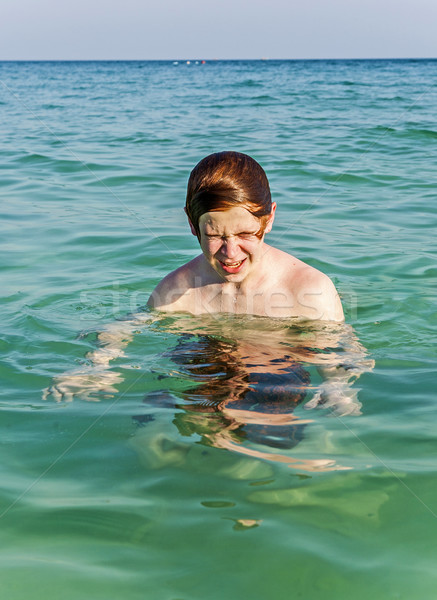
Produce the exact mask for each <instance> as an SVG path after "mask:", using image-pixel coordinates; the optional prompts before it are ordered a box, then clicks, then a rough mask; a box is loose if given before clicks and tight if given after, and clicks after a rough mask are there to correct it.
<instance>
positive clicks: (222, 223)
mask: <svg viewBox="0 0 437 600" xmlns="http://www.w3.org/2000/svg"><path fill="white" fill-rule="evenodd" d="M199 225H200V226H201V227H202V228H204V229H205V230H213V231H219V230H220V231H222V230H224V229H225V230H227V231H231V230H232V232H234V233H237V232H238V231H247V230H248V229H251V228H255V229H257V228H258V227H259V219H257V217H254V216H253V215H252V214H251V213H250V212H249V211H248V210H246V209H245V208H240V207H233V208H230V209H228V210H220V211H212V212H207V213H205V214H203V215H202V216H201V217H200V219H199Z"/></svg>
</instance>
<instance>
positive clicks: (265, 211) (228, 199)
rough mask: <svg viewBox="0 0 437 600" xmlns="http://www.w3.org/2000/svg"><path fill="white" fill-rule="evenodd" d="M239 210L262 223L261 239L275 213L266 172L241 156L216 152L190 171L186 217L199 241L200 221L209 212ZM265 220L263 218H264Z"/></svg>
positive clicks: (251, 160) (249, 159)
mask: <svg viewBox="0 0 437 600" xmlns="http://www.w3.org/2000/svg"><path fill="white" fill-rule="evenodd" d="M234 206H240V207H241V208H245V209H246V210H248V211H249V212H250V213H251V214H252V215H253V216H254V217H258V218H260V219H261V227H260V230H259V232H258V233H257V236H258V237H259V238H261V237H262V236H263V234H264V229H265V227H266V225H267V221H268V217H269V216H270V213H271V211H272V198H271V194H270V186H269V182H268V179H267V175H266V174H265V172H264V169H263V168H262V167H261V165H259V164H258V163H257V162H256V160H254V159H253V158H251V157H250V156H248V155H247V154H242V153H240V152H230V151H227V152H216V153H215V154H210V155H209V156H206V157H205V158H203V159H202V160H201V161H200V162H199V163H198V164H197V165H196V166H195V167H194V169H193V170H192V171H191V175H190V178H189V180H188V186H187V200H186V204H185V210H186V213H187V215H188V217H189V219H190V221H191V223H192V225H193V227H194V229H195V230H196V233H197V237H198V238H199V240H200V231H199V219H200V217H201V216H202V215H204V214H205V213H207V212H213V211H218V210H226V209H229V208H232V207H234ZM263 217H264V218H263Z"/></svg>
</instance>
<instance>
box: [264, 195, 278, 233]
mask: <svg viewBox="0 0 437 600" xmlns="http://www.w3.org/2000/svg"><path fill="white" fill-rule="evenodd" d="M275 212H276V202H272V212H271V213H270V216H269V220H268V221H267V225H266V228H265V229H264V233H269V231H271V230H272V227H273V221H274V220H275Z"/></svg>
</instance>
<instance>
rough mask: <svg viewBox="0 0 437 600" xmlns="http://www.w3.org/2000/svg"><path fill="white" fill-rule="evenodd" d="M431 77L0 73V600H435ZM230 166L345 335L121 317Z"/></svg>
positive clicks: (319, 72) (235, 320) (76, 66)
mask: <svg viewBox="0 0 437 600" xmlns="http://www.w3.org/2000/svg"><path fill="white" fill-rule="evenodd" d="M436 73H437V61H433V60H423V61H420V60H411V61H408V60H396V61H390V60H381V61H207V62H206V63H205V64H201V63H200V62H199V64H196V63H195V61H191V62H190V64H189V65H188V64H186V63H185V61H179V63H178V64H177V65H175V64H173V63H172V62H141V61H138V62H83V63H81V62H78V63H74V62H72V63H67V62H65V63H63V62H59V63H49V62H41V63H38V62H28V63H12V62H8V63H0V110H1V112H2V116H3V118H2V120H1V124H0V128H1V134H2V135H1V140H2V144H1V148H0V151H1V154H2V160H1V171H0V193H1V207H2V236H1V238H0V239H1V244H2V252H1V260H2V267H3V279H2V282H3V287H4V291H3V302H2V311H3V319H2V323H3V333H2V347H3V353H2V354H3V358H2V363H1V373H2V382H3V386H2V397H1V400H0V407H1V411H2V418H1V433H2V435H1V441H2V453H3V454H2V461H1V464H2V486H1V499H0V515H1V535H2V542H3V543H2V545H1V547H2V550H1V553H2V556H1V561H2V566H3V569H2V578H1V581H0V590H1V592H2V593H3V596H5V597H8V598H10V599H13V600H15V599H16V600H21V599H23V598H25V597H26V598H27V597H28V596H29V594H32V597H33V598H36V599H38V598H43V597H44V598H46V597H47V596H56V597H62V598H65V599H67V600H70V599H71V600H72V599H79V598H83V597H84V596H85V595H86V596H90V597H93V598H105V600H106V599H107V598H118V597H123V598H126V599H128V600H131V599H132V600H133V599H137V598H138V599H139V598H141V599H144V598H146V599H149V598H150V599H151V600H152V599H153V600H160V599H172V600H176V599H179V598H180V599H182V598H184V599H185V600H188V599H189V600H197V599H198V598H199V599H200V598H202V599H203V598H208V599H212V600H214V599H215V598H217V599H222V598H223V597H227V598H231V599H233V598H239V597H241V596H242V595H244V596H245V597H251V598H253V599H254V600H261V599H264V598H275V599H278V600H282V599H288V598H290V597H296V598H298V597H302V598H306V599H310V600H312V599H318V598H324V599H329V598H342V597H346V596H348V597H349V596H353V597H354V598H357V599H361V598H362V599H367V598H369V597H372V598H376V599H384V600H385V599H387V598H406V599H411V598H421V599H427V598H429V599H432V598H434V597H435V589H436V584H437V574H436V568H435V564H436V550H437V543H436V539H437V536H436V529H437V525H436V523H437V521H436V514H437V507H436V504H437V491H436V489H437V488H436V472H437V464H436V458H435V447H436V443H435V437H436V435H435V431H436V421H437V417H436V411H435V410H434V402H435V391H434V390H435V364H436V352H435V343H434V333H435V328H436V314H437V313H436V308H435V293H436V283H437V279H436V278H437V271H436V266H435V257H436V253H435V252H436V242H435V225H436V204H435V189H436V174H435V164H436V154H437V149H436V139H437V128H436V124H435V114H436V109H437V87H436V85H435V75H436ZM229 149H232V150H238V151H241V152H245V153H247V154H249V155H251V156H253V157H254V158H255V159H256V160H257V161H258V162H259V163H260V164H261V165H262V166H263V168H264V169H265V171H266V173H267V175H268V177H269V180H270V184H271V189H272V196H273V200H274V201H276V202H277V203H278V209H277V216H276V220H275V225H274V228H273V231H272V232H271V233H270V234H269V235H268V238H267V242H268V243H269V244H272V245H273V246H275V247H278V248H280V249H282V250H284V251H286V252H290V253H291V254H293V255H295V256H297V257H298V258H300V259H302V260H304V261H306V262H308V263H309V264H311V265H312V266H314V267H316V268H318V269H320V270H322V271H323V272H325V273H326V274H328V275H329V276H330V277H331V278H332V279H333V281H334V282H335V285H336V287H337V289H338V290H339V292H340V295H341V298H342V302H343V306H344V310H345V317H346V323H345V324H337V325H332V324H327V323H325V324H320V323H302V322H294V321H293V320H286V319H285V320H283V319H276V320H269V319H266V318H261V317H251V316H250V315H248V316H240V315H207V316H204V317H191V316H190V315H160V314H157V313H155V312H153V311H148V310H145V309H144V308H143V307H144V306H145V304H146V302H147V298H148V296H149V294H150V292H151V291H152V290H153V288H154V287H155V285H156V284H157V282H158V281H159V280H160V279H161V278H162V277H163V276H164V275H165V274H166V273H168V272H169V271H170V270H172V269H175V268H177V267H178V266H180V265H181V264H182V263H184V262H186V261H188V260H190V259H191V258H193V257H194V256H196V254H198V253H199V248H198V244H197V240H196V239H195V237H194V236H192V235H191V234H190V231H189V228H188V224H187V222H186V217H185V215H184V212H183V205H184V200H185V188H186V182H187V178H188V174H189V172H190V170H191V168H192V167H193V166H194V165H195V164H196V163H197V162H198V160H200V159H201V158H202V157H203V156H205V155H207V154H208V153H210V152H215V151H220V150H229Z"/></svg>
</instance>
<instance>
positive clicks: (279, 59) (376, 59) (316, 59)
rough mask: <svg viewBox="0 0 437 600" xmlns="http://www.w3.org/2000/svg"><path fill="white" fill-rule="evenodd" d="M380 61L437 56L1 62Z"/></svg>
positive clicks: (8, 59) (48, 59) (15, 59)
mask: <svg viewBox="0 0 437 600" xmlns="http://www.w3.org/2000/svg"><path fill="white" fill-rule="evenodd" d="M325 60H331V61H342V60H352V61H360V60H361V61H366V60H367V61H370V60H374V61H378V60H437V56H392V57H390V56H381V57H342V58H340V57H324V58H320V57H318V58H269V57H259V58H0V62H2V63H4V62H182V63H187V62H193V61H199V62H201V61H205V62H206V61H208V62H224V61H228V62H231V61H235V62H236V61H259V62H269V61H294V62H298V61H325Z"/></svg>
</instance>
